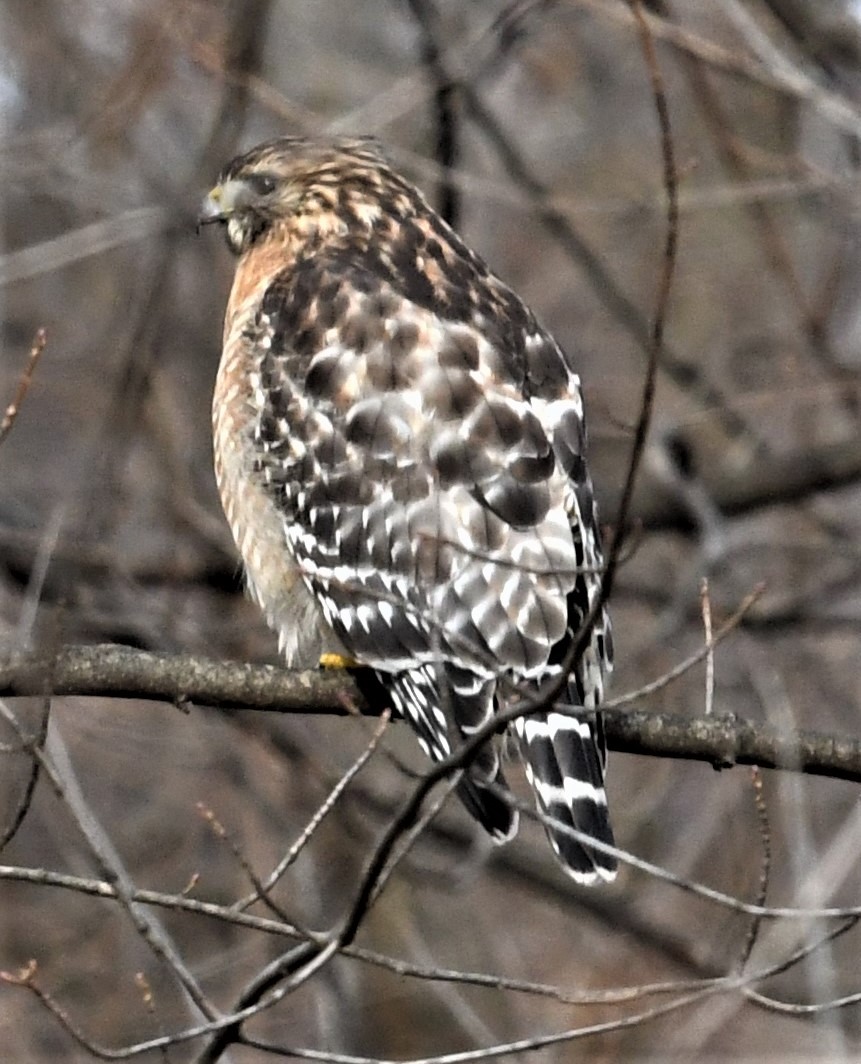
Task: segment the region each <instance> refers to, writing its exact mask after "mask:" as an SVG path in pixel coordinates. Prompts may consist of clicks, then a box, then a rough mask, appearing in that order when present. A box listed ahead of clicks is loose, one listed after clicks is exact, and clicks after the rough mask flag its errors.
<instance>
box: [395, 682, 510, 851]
mask: <svg viewBox="0 0 861 1064" xmlns="http://www.w3.org/2000/svg"><path fill="white" fill-rule="evenodd" d="M439 673H442V675H439ZM377 676H378V678H379V681H380V682H381V683H382V684H384V686H385V687H386V689H387V690H388V693H389V696H390V697H391V700H392V702H393V703H394V707H395V709H396V710H397V712H398V713H399V714H400V715H401V716H402V717H404V718H405V719H406V720H407V721H408V722H409V723H410V724H411V725H412V727H413V729H414V731H415V732H416V735H417V736H418V740H419V743H420V744H421V746H422V748H423V749H424V751H425V753H426V754H427V755H428V756H429V757H430V758H432V759H433V760H434V761H442V760H443V759H444V758H446V757H448V755H449V754H450V753H451V751H452V750H453V749H456V748H457V746H458V745H459V744H460V743H462V742H463V741H464V740H465V739H468V738H469V737H470V735H472V734H474V733H475V731H476V730H477V729H478V728H479V727H481V725H482V724H483V723H484V721H485V720H487V719H488V718H489V717H490V716H491V714H492V712H493V690H494V686H495V684H494V682H493V681H483V680H481V679H480V678H477V677H476V676H475V674H474V673H469V672H467V670H463V669H458V668H456V667H455V666H448V665H445V666H443V668H442V669H436V668H434V666H433V665H423V666H421V667H420V668H416V669H410V670H408V671H405V672H400V673H394V674H387V673H377ZM441 682H443V683H445V685H446V687H445V690H443V691H441V690H440V683H441ZM507 790H508V784H507V783H506V780H505V776H504V775H503V773H502V769H501V768H500V765H499V751H498V745H497V742H496V740H495V739H493V738H491V739H489V740H488V741H487V742H486V743H485V744H484V746H483V747H482V748H481V750H479V752H478V754H477V755H476V757H475V758H474V759H473V761H472V763H471V764H470V765H469V767H468V768H467V769H466V770H465V772H464V774H463V777H462V778H461V780H460V783H459V784H458V786H457V794H458V797H459V798H460V800H461V801H462V802H463V804H464V806H465V807H466V809H467V811H468V812H469V813H470V815H471V816H473V817H474V818H475V819H476V820H477V821H478V822H479V823H480V824H481V826H482V827H483V828H484V829H485V830H486V831H487V832H488V834H489V835H490V836H491V837H492V838H493V840H494V841H495V842H506V841H507V840H508V839H510V838H511V837H512V836H513V835H515V834H516V832H517V822H518V815H517V810H516V809H514V808H513V807H512V806H511V805H509V803H508V802H506V801H505V798H504V797H503V794H504V792H506V791H507Z"/></svg>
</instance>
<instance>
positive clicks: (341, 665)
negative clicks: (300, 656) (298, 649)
mask: <svg viewBox="0 0 861 1064" xmlns="http://www.w3.org/2000/svg"><path fill="white" fill-rule="evenodd" d="M358 666H359V662H358V661H356V659H355V658H347V657H345V656H344V655H343V654H321V655H320V668H321V669H355V668H358Z"/></svg>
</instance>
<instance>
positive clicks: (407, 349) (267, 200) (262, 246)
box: [201, 137, 615, 883]
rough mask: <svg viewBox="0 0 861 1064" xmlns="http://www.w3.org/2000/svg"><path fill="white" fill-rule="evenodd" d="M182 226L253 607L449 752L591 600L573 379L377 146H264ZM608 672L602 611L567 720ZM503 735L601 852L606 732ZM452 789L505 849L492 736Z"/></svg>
mask: <svg viewBox="0 0 861 1064" xmlns="http://www.w3.org/2000/svg"><path fill="white" fill-rule="evenodd" d="M201 221H202V222H222V223H224V225H225V228H226V235H227V242H228V244H229V246H230V248H231V250H232V251H233V252H234V253H235V254H236V255H238V257H239V261H238V265H237V269H236V277H235V280H234V283H233V290H232V292H231V295H230V300H229V303H228V306H227V314H226V319H225V325H224V352H223V356H222V360H221V365H220V368H219V372H218V380H217V383H216V388H215V399H214V409H213V420H214V436H215V468H216V475H217V479H218V485H219V489H220V491H221V498H222V501H223V504H224V510H225V513H226V515H227V519H228V521H229V522H230V527H231V529H232V531H233V535H234V537H235V539H236V543H237V545H238V547H239V552H240V554H241V555H242V559H243V561H244V563H245V570H246V573H247V579H248V586H249V588H250V590H251V593H252V594H253V596H254V597H255V599H256V600H257V602H258V603H259V604H260V606H261V607H262V609H263V611H264V613H265V615H266V618H267V620H268V622H269V624H270V625H271V626H272V627H273V628H274V629H275V631H276V632H277V633H278V638H279V644H280V647H281V649H282V651H283V652H284V655H285V657H286V659H287V662H288V663H289V664H291V665H294V666H308V665H310V664H317V662H318V661H319V660H320V659H321V658H323V657H324V656H326V655H337V656H338V658H337V659H336V660H339V661H344V662H346V661H347V660H351V661H355V662H357V663H360V664H361V665H363V666H367V667H368V670H359V671H360V672H363V673H366V674H368V675H372V676H375V677H376V679H377V681H378V683H379V684H380V685H381V686H382V688H383V689H384V691H385V694H386V696H387V697H388V699H390V700H391V703H392V704H393V706H394V708H395V710H396V711H397V712H398V713H399V714H400V715H401V716H402V717H404V718H405V719H406V720H407V721H408V722H409V723H410V724H411V725H412V727H413V729H414V730H415V731H416V733H417V735H418V738H419V742H420V743H421V745H422V746H423V748H424V749H425V751H426V752H427V753H428V754H429V755H430V757H432V758H435V759H441V758H444V757H446V756H447V755H448V754H449V753H450V752H451V751H452V750H453V749H455V748H457V746H458V745H459V744H460V743H461V742H462V741H463V739H464V738H465V737H467V736H469V735H471V734H473V733H474V732H475V730H476V728H478V727H479V726H480V725H481V724H483V723H484V722H485V721H486V720H487V719H488V718H489V717H490V716H491V715H492V714H493V713H494V711H495V710H496V708H497V707H498V706H500V705H504V704H506V703H507V702H509V701H510V700H511V699H513V698H514V697H515V692H518V691H519V692H520V693H521V695H522V694H523V693H529V692H530V691H533V692H534V691H535V690H536V689H537V687H538V685H539V684H540V683H541V682H542V681H543V680H546V679H547V678H548V677H550V676H552V675H553V674H554V673H555V672H558V670H559V667H560V662H561V661H562V659H563V658H564V655H565V651H566V649H567V648H568V646H569V645H570V642H571V638H572V633H576V632H577V630H578V627H579V625H580V624H581V622H582V620H583V618H584V616H585V615H586V613H587V612H588V610H589V607H590V604H591V603H592V601H593V600H594V598H595V596H596V595H597V593H598V588H599V586H600V579H601V575H600V574H601V566H602V556H601V545H600V538H599V528H598V522H597V517H596V512H595V503H594V500H593V495H592V484H591V481H590V478H589V473H588V469H587V467H586V461H585V444H586V431H585V423H584V417H583V403H582V397H581V392H580V382H579V379H578V377H577V375H576V373H575V372H574V369H573V367H572V365H571V362H570V360H569V359H568V357H567V356H566V355H565V353H564V352H563V351H562V350H561V348H560V347H559V345H558V344H557V343H556V342H555V341H554V340H553V338H552V337H551V336H550V335H549V334H548V333H547V332H546V331H545V330H544V329H543V328H542V327H541V326H540V325H539V324H538V322H537V321H536V319H535V316H534V315H533V314H532V312H531V311H530V310H529V308H528V307H526V306H525V305H524V304H523V303H522V302H521V300H520V299H518V297H517V296H516V295H515V294H514V292H512V291H511V289H510V288H508V287H506V285H505V284H503V283H502V281H500V280H499V279H498V278H497V277H495V276H494V275H493V274H492V273H490V271H489V270H488V268H487V266H486V265H485V264H484V262H483V261H482V260H481V258H480V257H479V256H478V255H476V254H475V253H474V252H473V251H471V250H470V249H469V248H468V247H467V246H466V245H465V244H464V243H463V241H462V240H461V239H460V238H459V237H458V236H457V235H456V234H455V233H454V232H453V231H452V230H451V229H450V228H449V226H448V225H446V223H445V222H444V221H443V220H442V219H441V218H440V217H439V216H438V215H437V214H436V213H435V212H434V211H433V210H432V209H431V207H430V206H429V205H428V204H427V202H426V201H425V199H424V198H423V197H422V195H421V194H420V193H419V192H418V190H417V189H415V188H414V187H413V186H412V185H411V184H409V183H408V182H407V181H406V180H404V178H403V177H401V176H400V175H399V174H397V173H396V172H395V171H394V170H393V169H391V167H390V166H389V165H388V164H387V162H386V161H385V159H384V158H383V156H382V154H381V152H380V149H379V147H378V146H377V145H376V144H375V142H374V141H372V140H370V139H366V138H350V139H348V138H338V139H329V140H315V139H305V138H298V137H285V138H282V139H279V140H273V141H270V142H268V143H265V144H261V145H259V146H258V147H256V148H254V149H252V150H251V151H249V152H247V153H246V154H245V155H241V156H239V157H238V158H236V159H234V160H233V161H232V162H230V163H229V164H228V165H227V166H226V167H225V169H224V170H223V171H222V173H221V175H220V177H219V179H218V184H217V185H216V186H215V188H213V190H212V191H211V192H210V193H209V196H208V197H207V200H206V202H205V206H204V211H203V214H202V216H201ZM611 661H612V646H611V636H610V627H609V621H608V618H607V616H606V615H602V616H601V617H600V618H599V619H598V623H597V624H596V625H595V627H594V630H593V633H592V637H591V642H590V644H589V646H588V648H587V650H586V652H585V653H584V655H583V657H582V660H581V662H580V663H579V664H578V666H577V667H576V669H575V670H574V672H573V673H572V674H571V676H570V679H569V684H568V701H569V702H570V703H572V704H573V705H574V706H583V707H586V708H590V709H591V708H593V707H595V706H597V705H598V704H599V703H600V701H601V698H602V691H603V686H604V680H605V678H606V676H607V674H608V673H609V671H610V667H611ZM369 670H370V671H369ZM513 731H514V733H515V735H516V737H517V740H518V744H519V747H520V750H521V753H522V756H523V759H524V761H525V764H526V771H527V775H528V778H529V780H530V782H531V784H532V788H533V790H534V792H535V798H536V801H537V804H538V807H539V809H540V810H542V811H543V812H544V813H545V814H547V815H548V816H549V817H552V818H554V819H555V820H557V821H558V822H559V823H560V824H561V825H571V826H574V827H576V828H578V829H579V830H580V831H583V832H586V833H587V834H589V835H591V836H592V837H593V838H597V839H599V840H601V841H602V842H605V843H611V842H612V833H611V830H610V824H609V818H608V812H607V800H606V797H605V793H604V764H605V756H606V752H605V744H604V735H603V730H602V727H601V721H600V717H596V716H594V715H591V716H587V717H582V718H577V717H574V716H570V715H565V714H563V713H559V712H553V711H549V712H544V713H541V714H539V715H534V716H530V717H528V718H526V719H522V720H518V721H516V722H515V724H514V725H513ZM459 794H460V797H461V799H462V801H463V803H464V804H465V806H466V808H467V809H468V810H469V812H470V813H471V814H472V815H473V816H474V817H475V818H476V819H477V820H479V821H480V822H481V824H482V825H483V826H484V827H485V828H486V829H487V830H488V831H489V832H490V834H491V835H492V836H493V837H494V838H495V839H497V840H499V841H502V840H504V839H507V838H509V837H510V836H511V835H512V834H513V833H514V832H515V831H516V828H517V814H516V810H514V809H513V808H512V807H511V806H510V805H509V804H508V803H507V802H506V801H505V794H506V785H505V780H504V777H503V774H502V771H501V768H500V759H499V741H498V740H495V741H494V742H492V743H488V744H487V745H486V747H485V748H484V750H483V751H482V753H481V755H480V756H479V758H478V759H477V760H476V761H475V762H473V764H472V765H471V767H470V768H469V769H468V771H467V772H466V773H465V775H464V777H463V779H462V780H461V783H460V786H459ZM547 833H548V836H549V838H550V841H551V843H552V845H553V848H554V850H555V851H556V853H557V855H558V856H559V859H560V861H561V863H562V865H563V866H564V868H565V869H566V871H568V872H569V873H570V874H571V875H572V876H573V877H574V878H575V879H576V880H578V881H579V882H583V883H595V882H598V881H599V880H609V879H612V878H613V876H614V874H615V861H614V860H613V859H612V858H611V857H609V856H608V855H607V854H605V853H600V852H598V851H596V850H594V849H592V848H590V847H588V845H587V846H584V845H583V844H582V843H581V842H579V841H575V840H574V839H573V838H572V837H571V836H570V835H566V834H565V833H564V832H563V831H562V830H556V829H555V828H554V827H553V826H550V827H548V829H547Z"/></svg>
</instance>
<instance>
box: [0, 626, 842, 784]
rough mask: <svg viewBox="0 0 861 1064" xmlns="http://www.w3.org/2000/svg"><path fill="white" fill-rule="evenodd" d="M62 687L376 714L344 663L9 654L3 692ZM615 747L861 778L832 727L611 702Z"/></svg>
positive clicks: (608, 724)
mask: <svg viewBox="0 0 861 1064" xmlns="http://www.w3.org/2000/svg"><path fill="white" fill-rule="evenodd" d="M46 682H48V685H49V686H50V689H51V690H52V691H53V693H54V694H56V695H67V696H68V695H73V696H90V697H98V696H101V697H112V698H138V699H154V700H158V701H163V702H171V703H173V704H175V705H180V706H182V705H185V704H187V703H191V702H193V703H198V704H200V705H206V706H216V707H224V708H228V707H229V708H231V709H263V710H270V711H277V712H282V713H323V714H332V713H335V714H348V713H350V712H351V711H353V710H354V709H358V710H360V711H361V712H363V713H365V714H368V715H373V716H376V715H378V714H379V713H381V712H382V710H383V709H385V708H386V707H385V706H383V705H374V706H369V705H368V704H367V702H366V701H365V699H364V698H363V697H362V695H361V694H360V692H359V689H358V687H357V686H356V683H355V681H354V680H353V678H352V677H351V676H350V675H348V674H345V673H342V672H335V671H331V672H327V671H322V672H317V671H309V672H291V671H289V670H287V669H279V668H275V667H273V666H271V665H243V664H235V663H232V662H216V661H208V660H206V659H205V658H197V657H193V656H191V655H182V654H175V655H167V654H151V653H147V652H145V651H142V650H133V649H131V648H129V647H119V646H67V647H63V648H62V649H60V650H59V651H58V652H57V653H56V654H55V655H54V656H46V655H40V654H34V653H23V652H17V651H16V652H11V653H7V654H6V655H3V656H0V697H4V698H7V697H12V696H16V695H36V696H41V697H44V695H45V689H46ZM604 721H605V730H606V733H607V739H608V742H609V745H610V748H611V749H613V750H618V751H622V752H624V753H629V754H645V755H649V756H651V757H675V758H686V759H689V760H694V761H708V762H710V763H711V764H713V765H715V766H716V767H727V766H729V765H733V764H740V765H760V766H761V767H763V768H781V769H788V770H790V771H795V772H806V773H809V774H811V775H817V776H830V777H833V778H836V779H846V780H853V781H855V782H861V739H857V738H854V737H852V736H848V735H830V734H826V733H823V732H813V731H797V732H786V731H781V730H778V729H776V728H772V727H769V726H767V725H764V724H754V723H751V722H750V721H746V720H742V719H740V718H738V717H734V716H721V715H717V716H712V717H683V716H679V715H677V714H668V713H651V712H647V711H644V710H607V711H605V712H604Z"/></svg>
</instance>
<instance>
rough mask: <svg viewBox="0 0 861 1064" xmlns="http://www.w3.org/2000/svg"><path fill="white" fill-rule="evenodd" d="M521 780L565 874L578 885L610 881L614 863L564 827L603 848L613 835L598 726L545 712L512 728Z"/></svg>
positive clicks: (520, 721) (594, 722)
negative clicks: (527, 785)
mask: <svg viewBox="0 0 861 1064" xmlns="http://www.w3.org/2000/svg"><path fill="white" fill-rule="evenodd" d="M515 732H516V734H517V737H518V739H519V742H520V748H521V754H522V756H523V760H524V763H525V766H526V774H527V776H528V778H529V782H530V784H531V785H532V789H533V791H534V793H535V800H536V804H537V806H538V808H539V810H540V811H541V812H542V813H544V814H545V815H546V816H547V817H549V818H551V819H552V820H554V821H556V822H558V823H559V825H561V827H559V828H557V827H554V826H553V825H552V824H545V829H546V831H547V837H548V838H549V839H550V844H551V845H552V847H553V849H554V850H555V851H556V853H557V855H558V857H559V860H560V861H561V862H562V864H563V866H564V867H565V870H566V871H567V872H568V873H569V874H570V875H571V876H572V877H573V878H574V879H575V880H577V882H579V883H585V884H596V883H599V882H607V881H609V880H612V879H613V878H614V877H615V875H616V860H615V858H613V857H611V856H610V855H609V854H607V853H603V852H601V851H599V850H596V849H593V848H592V847H591V846H589V845H588V843H584V842H581V841H579V840H578V839H575V838H574V837H573V836H572V835H570V834H568V833H566V831H565V830H564V828H565V827H568V828H575V829H576V830H577V831H579V832H582V833H583V834H585V835H588V836H590V837H591V838H593V839H596V840H598V841H599V842H602V843H607V844H608V845H611V846H612V845H613V844H614V843H613V831H612V829H611V827H610V817H609V812H608V809H607V796H606V794H605V792H604V759H605V752H604V745H603V744H604V736H603V729H602V728H601V727H600V724H599V722H596V721H594V720H590V719H586V718H582V717H572V716H566V715H565V714H562V713H558V712H550V713H545V714H541V715H536V716H532V717H526V718H523V719H520V720H518V721H516V722H515Z"/></svg>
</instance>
